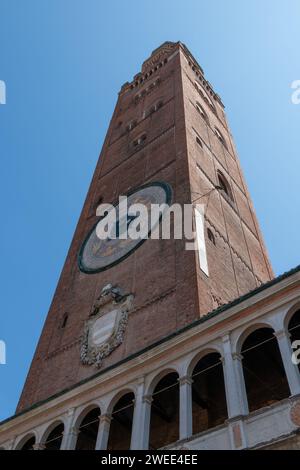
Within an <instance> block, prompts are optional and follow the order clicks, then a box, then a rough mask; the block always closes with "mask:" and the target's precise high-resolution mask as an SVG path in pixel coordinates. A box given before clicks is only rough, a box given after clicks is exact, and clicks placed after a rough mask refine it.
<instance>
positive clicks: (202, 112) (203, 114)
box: [196, 101, 209, 122]
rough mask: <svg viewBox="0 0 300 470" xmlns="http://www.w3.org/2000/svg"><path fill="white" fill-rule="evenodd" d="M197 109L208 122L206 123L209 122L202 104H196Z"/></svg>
mask: <svg viewBox="0 0 300 470" xmlns="http://www.w3.org/2000/svg"><path fill="white" fill-rule="evenodd" d="M196 108H197V111H198V113H199V114H200V115H201V116H202V117H203V119H204V120H205V121H206V122H209V119H208V116H207V114H206V112H205V111H204V109H203V107H202V106H201V104H200V103H198V101H197V103H196Z"/></svg>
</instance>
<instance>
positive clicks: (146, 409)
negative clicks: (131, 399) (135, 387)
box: [138, 395, 152, 450]
mask: <svg viewBox="0 0 300 470" xmlns="http://www.w3.org/2000/svg"><path fill="white" fill-rule="evenodd" d="M151 403H152V396H151V395H144V396H143V397H142V400H141V403H140V405H139V417H140V418H139V420H138V429H139V433H140V436H139V449H141V450H147V449H148V448H149V433H150V418H151Z"/></svg>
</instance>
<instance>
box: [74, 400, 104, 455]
mask: <svg viewBox="0 0 300 470" xmlns="http://www.w3.org/2000/svg"><path fill="white" fill-rule="evenodd" d="M99 416H100V408H99V407H95V408H93V409H92V410H90V411H89V412H88V413H87V414H86V415H85V417H84V418H83V419H82V420H81V422H80V425H79V427H78V436H77V442H76V448H75V449H76V450H94V449H95V446H96V441H97V435H98V427H99Z"/></svg>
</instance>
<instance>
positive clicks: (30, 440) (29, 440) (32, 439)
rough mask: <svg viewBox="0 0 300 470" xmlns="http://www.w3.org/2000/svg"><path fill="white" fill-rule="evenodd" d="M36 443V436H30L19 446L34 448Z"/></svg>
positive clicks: (23, 448) (21, 447) (24, 448)
mask: <svg viewBox="0 0 300 470" xmlns="http://www.w3.org/2000/svg"><path fill="white" fill-rule="evenodd" d="M34 445H35V436H30V437H28V438H25V439H24V440H23V442H22V444H21V445H20V447H18V449H19V450H34Z"/></svg>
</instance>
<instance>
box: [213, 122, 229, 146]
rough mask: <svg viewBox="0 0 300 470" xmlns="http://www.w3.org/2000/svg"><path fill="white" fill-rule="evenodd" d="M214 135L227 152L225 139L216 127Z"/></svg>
mask: <svg viewBox="0 0 300 470" xmlns="http://www.w3.org/2000/svg"><path fill="white" fill-rule="evenodd" d="M215 134H216V136H217V137H218V139H219V141H220V142H221V143H222V144H223V145H224V147H225V148H226V149H227V150H228V148H227V143H226V140H225V137H224V136H223V134H222V132H221V131H220V130H219V129H218V128H217V127H215Z"/></svg>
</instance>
